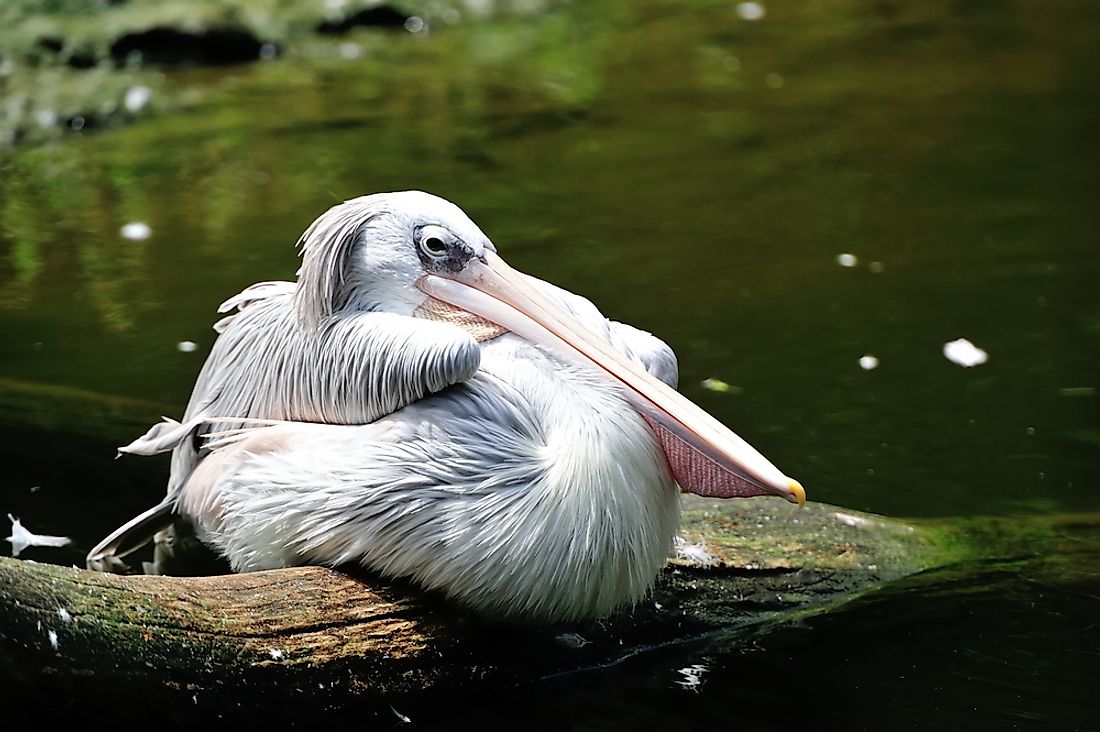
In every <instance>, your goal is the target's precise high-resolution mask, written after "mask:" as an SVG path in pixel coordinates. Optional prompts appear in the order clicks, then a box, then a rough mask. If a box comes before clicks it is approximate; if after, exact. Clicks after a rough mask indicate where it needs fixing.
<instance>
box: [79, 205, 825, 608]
mask: <svg viewBox="0 0 1100 732" xmlns="http://www.w3.org/2000/svg"><path fill="white" fill-rule="evenodd" d="M299 244H300V247H301V254H302V266H301V269H300V270H299V272H298V281H297V282H295V283H292V282H264V283H260V284H257V285H253V286H252V287H249V288H248V289H246V290H245V291H243V292H242V293H240V294H239V295H237V296H236V297H234V298H231V299H230V300H228V301H227V302H226V303H224V304H223V306H222V312H230V311H233V310H238V311H239V312H236V313H233V314H231V315H229V316H228V317H226V318H224V319H223V320H221V321H220V322H219V323H218V324H217V325H216V326H215V329H216V330H217V331H218V332H219V334H220V335H219V337H218V339H217V341H216V342H215V344H214V347H213V350H212V351H211V353H210V356H209V358H208V359H207V361H206V364H205V366H204V367H203V369H202V372H201V373H200V375H199V377H198V380H197V382H196V385H195V389H194V392H193V394H192V396H191V401H190V403H189V404H188V406H187V410H186V413H185V414H184V418H183V420H182V421H181V422H175V421H172V420H166V421H165V422H163V423H160V424H158V425H156V426H154V427H153V428H152V429H150V430H149V432H148V433H146V435H144V436H143V437H141V438H139V439H138V440H135V441H134V442H133V443H131V444H130V445H128V446H127V447H125V448H122V450H123V451H125V452H132V453H138V454H151V453H154V452H161V451H165V450H168V449H172V450H173V456H172V472H171V477H170V480H169V486H168V495H167V497H166V499H165V500H164V501H162V502H161V503H160V504H159V505H158V506H156V507H154V508H152V509H150V510H149V511H146V512H145V513H143V514H142V515H140V516H138V517H137V518H135V519H133V520H131V521H130V522H128V523H127V524H125V525H124V526H122V527H121V528H119V529H118V530H116V531H115V532H114V533H112V534H111V535H110V536H108V537H107V538H106V539H104V540H103V541H102V542H101V543H100V544H99V545H98V546H96V547H95V548H94V549H93V550H92V552H91V553H90V554H89V556H88V562H89V566H93V567H103V566H105V565H109V564H110V563H111V562H112V561H115V560H117V558H118V557H121V556H122V555H124V554H126V553H128V552H129V551H132V550H133V549H134V548H136V547H137V546H140V545H141V544H142V543H144V541H146V540H147V537H148V536H149V535H150V534H151V533H152V532H153V531H155V530H157V529H159V528H161V527H162V526H164V525H165V523H166V522H168V521H171V520H172V518H173V516H174V515H178V516H182V517H183V518H185V519H186V520H188V521H189V522H191V523H192V524H193V525H194V526H195V530H196V533H197V535H198V536H199V538H200V539H202V541H203V542H205V543H207V544H208V545H210V546H211V547H213V548H214V549H215V550H216V551H217V552H218V553H220V554H221V555H223V556H224V557H225V558H227V559H228V561H229V563H230V565H231V566H232V567H233V569H234V570H237V571H249V570H259V569H270V568H277V567H287V566H293V565H302V564H321V565H330V566H331V565H340V564H348V563H354V564H361V565H365V566H367V567H369V568H371V569H373V570H375V571H377V572H379V573H381V574H382V575H383V576H388V577H400V578H408V579H411V580H413V581H414V582H416V583H417V584H419V585H421V586H422V587H425V588H428V589H431V590H436V591H439V592H442V593H443V594H445V595H446V596H448V597H449V598H451V599H452V600H454V601H456V602H458V603H460V604H462V605H465V606H467V607H469V608H472V609H474V610H476V611H478V612H481V613H483V614H486V615H489V616H495V617H509V618H522V619H526V620H536V621H538V620H541V621H570V620H580V619H588V618H594V617H600V616H604V615H607V614H608V613H610V612H611V611H612V610H613V609H615V608H616V607H618V606H619V605H621V604H623V603H628V602H634V601H637V600H639V599H640V598H641V597H643V596H644V595H645V593H646V592H647V590H648V589H649V588H650V586H651V584H652V582H653V580H654V578H655V576H656V574H657V572H658V571H659V569H660V568H661V566H662V565H663V563H664V561H665V558H666V556H667V555H668V553H669V550H670V547H671V543H672V540H673V537H674V535H675V533H676V530H677V526H678V522H679V488H678V485H679V486H680V487H682V488H684V489H685V490H688V491H692V492H696V493H701V494H703V495H711V496H720V497H733V496H754V495H763V494H774V495H779V496H783V497H784V498H786V499H788V500H790V501H793V502H797V503H801V502H803V501H804V500H805V493H804V491H803V489H802V486H801V485H799V483H798V482H797V481H795V480H793V479H791V478H789V477H787V476H786V475H784V474H783V473H782V472H781V471H780V470H778V469H777V468H776V467H775V466H773V465H772V464H771V463H770V462H769V461H768V460H767V459H765V458H764V457H763V456H762V455H761V454H760V453H758V452H757V451H756V450H754V449H753V448H752V447H751V446H749V445H748V444H747V443H746V442H745V441H744V440H742V439H741V438H739V437H738V436H737V435H735V434H734V433H733V432H731V431H730V430H729V429H727V428H726V427H725V426H723V425H722V424H721V423H720V422H718V421H717V420H715V419H714V418H712V417H710V416H709V415H707V414H706V413H705V412H703V411H702V410H701V409H699V408H698V407H696V406H695V405H694V404H692V403H691V402H690V401H688V400H687V399H685V398H684V397H682V396H681V395H680V394H678V393H677V392H676V391H675V389H674V387H675V385H676V381H677V363H676V358H675V356H674V354H673V353H672V350H671V349H670V348H669V347H668V346H667V345H665V344H664V343H663V342H662V341H660V340H658V339H657V338H655V337H654V336H652V335H650V334H649V333H645V332H643V331H640V330H637V329H635V328H632V327H631V326H629V325H625V324H623V323H617V322H613V321H609V320H608V319H606V318H605V317H604V316H603V315H602V314H601V313H600V312H599V310H597V309H596V307H595V306H594V305H593V304H592V303H590V302H589V301H588V300H586V299H584V298H582V297H579V296H577V295H574V294H572V293H570V292H567V291H565V290H562V289H560V288H557V287H555V286H553V285H550V284H548V283H545V282H542V281H540V280H537V279H534V278H532V277H528V276H526V275H523V274H521V273H519V272H517V271H515V270H513V269H511V268H510V267H509V266H508V265H506V264H505V263H504V261H503V260H501V258H500V257H499V256H497V253H496V248H495V247H494V246H493V244H492V242H490V241H489V239H488V238H487V237H486V236H485V234H483V233H482V232H481V230H480V229H479V228H478V227H477V225H475V224H474V223H473V221H471V220H470V219H469V218H468V217H467V216H466V214H465V213H463V212H462V210H461V209H459V208H458V207H457V206H455V205H454V204H452V203H450V202H448V201H445V200H443V199H441V198H437V197H435V196H432V195H429V194H426V193H421V192H416V191H407V192H402V193H387V194H376V195H371V196H364V197H361V198H356V199H353V200H350V201H347V202H345V203H342V204H340V205H337V206H334V207H333V208H331V209H330V210H329V211H327V212H326V213H325V214H323V215H322V216H321V217H320V218H318V219H317V220H316V221H315V222H314V223H313V224H312V225H311V226H310V227H309V229H308V230H307V231H306V232H305V233H304V234H303V235H302V238H301V240H300V241H299Z"/></svg>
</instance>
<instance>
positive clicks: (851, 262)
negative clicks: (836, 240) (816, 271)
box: [836, 252, 859, 267]
mask: <svg viewBox="0 0 1100 732" xmlns="http://www.w3.org/2000/svg"><path fill="white" fill-rule="evenodd" d="M836 263H837V264H839V265H840V266H841V267H855V266H856V265H857V264H859V257H857V256H856V255H854V254H848V253H847V252H845V253H844V254H838V255H836Z"/></svg>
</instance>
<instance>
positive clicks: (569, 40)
mask: <svg viewBox="0 0 1100 732" xmlns="http://www.w3.org/2000/svg"><path fill="white" fill-rule="evenodd" d="M797 5H799V6H806V7H801V9H794V8H789V7H778V6H777V7H772V6H768V7H767V15H766V16H765V18H764V19H762V20H760V21H757V22H748V21H744V20H741V19H740V18H739V17H738V15H737V13H736V11H735V6H734V4H732V3H710V2H692V3H679V4H677V3H661V2H653V1H647V2H640V3H628V2H588V3H585V4H583V5H582V4H579V3H578V4H576V5H571V6H566V7H565V8H563V9H561V10H556V11H551V12H548V13H546V14H544V15H540V16H536V17H533V18H532V17H528V18H524V19H521V20H516V21H512V22H510V21H500V22H495V23H469V24H460V25H458V26H455V27H452V28H447V29H444V30H442V31H440V32H436V33H432V34H429V35H428V36H426V37H414V36H412V35H409V34H404V33H399V34H393V33H373V32H363V33H360V34H358V35H355V36H353V37H352V38H351V39H350V40H351V41H353V42H355V43H358V44H359V47H360V50H361V51H362V55H361V57H360V58H358V59H356V60H341V59H340V58H339V54H338V53H337V45H336V42H333V43H327V44H323V43H318V44H317V45H316V46H313V47H310V48H307V49H303V51H302V52H301V55H299V56H297V57H292V58H289V59H285V60H281V61H277V62H273V63H268V64H261V65H255V66H251V67H236V68H232V69H230V70H218V71H191V72H176V76H175V78H174V81H176V82H178V83H181V84H184V85H187V86H188V87H190V88H193V89H197V90H202V92H203V101H201V102H200V103H198V104H196V105H195V106H193V107H192V108H191V109H190V110H189V111H186V112H184V113H182V114H181V115H178V116H174V117H162V118H159V119H153V120H151V121H148V122H144V123H142V124H140V125H138V126H135V127H132V128H129V129H125V130H121V131H110V132H105V133H102V134H87V135H84V136H74V137H70V138H68V139H66V140H64V141H63V142H60V143H56V144H54V145H51V146H49V147H40V148H35V149H24V150H19V151H16V152H15V153H13V154H11V155H9V156H8V157H7V158H6V159H2V160H0V317H2V322H3V338H2V339H0V364H2V372H0V376H3V377H6V378H9V379H17V380H22V381H29V382H35V383H40V384H49V385H66V386H72V387H78V388H81V389H86V390H89V391H93V392H98V393H103V394H110V395H121V396H127V397H135V398H141V399H146V400H152V401H156V402H162V403H165V404H167V405H175V409H176V410H177V411H176V415H177V416H178V414H179V413H180V412H182V408H183V405H184V403H185V401H186V398H187V395H188V393H189V390H190V387H191V384H192V382H193V379H194V376H195V374H196V373H197V370H198V368H199V366H200V365H201V362H202V359H203V356H204V354H205V352H206V350H207V349H208V348H209V346H210V343H211V342H212V340H213V333H212V331H211V330H210V325H211V323H212V322H213V321H214V320H215V315H214V309H215V307H216V306H217V304H218V303H219V302H221V301H222V300H223V299H224V298H226V297H227V296H229V295H231V294H233V293H235V292H237V291H238V290H239V289H240V288H241V287H243V286H245V285H247V284H250V283H252V282H255V281H259V280H265V279H286V278H290V277H292V275H293V272H294V269H295V267H296V258H295V254H294V250H293V244H294V242H295V240H296V238H297V236H298V234H299V233H300V232H301V231H302V230H303V229H304V228H305V226H306V225H307V224H308V223H309V222H310V221H311V220H312V219H313V218H314V217H315V216H316V215H317V214H319V213H320V212H321V211H323V210H324V209H325V208H327V207H328V206H329V205H331V204H332V203H334V202H336V201H338V200H343V199H345V198H349V197H352V196H356V195H360V194H363V193H368V192H374V191H382V190H394V189H405V188H421V189H424V190H428V191H432V192H434V193H437V194H440V195H443V196H445V197H448V198H450V199H452V200H454V201H455V202H456V203H458V204H459V205H461V206H462V207H463V208H465V209H466V211H467V212H469V213H470V214H471V216H472V217H473V218H474V219H475V220H476V221H478V222H479V224H480V225H481V226H482V228H483V229H484V230H485V231H486V232H487V233H488V234H489V235H490V237H492V238H493V239H494V241H495V242H496V244H497V246H498V248H499V250H500V251H501V253H502V254H503V255H504V256H505V257H506V258H507V259H508V260H509V262H510V263H511V264H512V265H513V266H515V267H517V268H519V269H522V270H525V271H527V272H530V273H532V274H535V275H538V276H540V277H543V278H545V279H548V280H551V281H553V282H555V283H557V284H559V285H562V286H564V287H567V288H569V289H572V290H575V291H577V292H580V293H583V294H585V295H587V296H589V297H590V298H591V299H592V300H594V301H595V302H596V303H597V304H598V305H600V306H601V308H602V309H603V310H604V312H605V313H607V314H608V315H610V316H612V317H615V318H617V319H621V320H625V321H628V322H631V323H633V324H635V325H638V326H640V327H644V328H646V329H649V330H652V331H653V332H654V333H656V334H658V335H660V336H661V337H663V338H664V339H665V340H667V341H668V342H669V343H670V344H671V345H672V346H673V347H674V348H675V349H676V351H677V353H678V355H679V357H680V363H681V385H682V386H681V388H682V391H684V392H685V393H686V394H688V396H690V397H691V398H692V399H694V400H695V401H697V402H698V403H700V404H701V405H703V406H704V407H705V408H706V409H708V410H709V411H711V412H712V413H714V414H715V415H717V416H718V417H719V418H721V419H722V420H723V421H725V422H726V423H727V424H729V425H731V426H732V427H733V428H734V429H735V430H737V431H738V432H739V433H740V434H741V435H742V436H744V437H746V438H747V439H749V440H750V441H751V442H752V443H753V444H755V445H756V446H757V447H758V448H760V449H761V450H762V451H763V452H764V453H765V454H767V455H768V456H769V457H770V458H772V460H773V461H774V462H775V463H776V464H777V465H779V466H780V467H781V468H782V469H784V470H785V471H786V472H788V473H790V474H791V475H793V476H796V477H798V478H799V479H801V480H802V482H803V483H804V484H805V485H806V488H807V490H808V492H809V495H810V497H811V499H813V500H819V501H826V502H830V503H835V504H840V505H845V506H850V507H852V508H859V509H864V510H870V511H876V512H880V513H886V514H891V515H900V516H930V517H934V516H966V515H985V514H993V515H1030V514H1034V513H1055V512H1057V513H1063V512H1082V513H1084V512H1095V511H1098V510H1100V491H1097V486H1098V485H1100V409H1098V406H1100V405H1098V399H1100V397H1098V396H1097V389H1100V383H1098V381H1100V379H1098V373H1100V371H1098V366H1100V295H1098V290H1097V283H1098V282H1100V256H1098V254H1097V241H1096V238H1097V234H1096V232H1097V216H1096V211H1097V203H1098V202H1100V183H1098V182H1097V181H1098V179H1097V177H1096V174H1095V171H1096V169H1097V165H1098V163H1100V135H1098V134H1097V132H1096V130H1097V129H1098V123H1100V117H1098V112H1100V85H1098V82H1097V78H1098V77H1097V69H1100V11H1098V10H1096V9H1094V8H1092V7H1090V6H1089V5H1088V4H1087V3H1078V4H1076V5H1075V4H1073V3H1055V4H1051V3H1041V2H1017V3H1009V2H985V1H983V2H976V1H974V2H936V3H922V4H917V3H909V4H903V3H891V2H858V1H856V0H835V1H831V2H817V3H812V4H805V3H803V4H797ZM917 5H919V6H920V7H910V6H917ZM130 221H144V222H147V223H148V224H149V225H150V226H151V227H152V236H151V237H150V238H149V239H148V240H146V241H140V242H134V241H128V240H126V239H123V238H122V237H120V236H119V233H118V232H119V228H120V227H121V226H122V225H123V224H125V223H127V222H130ZM841 253H851V254H853V255H855V256H856V257H857V258H858V264H857V265H856V266H855V267H842V266H840V265H839V264H838V261H837V257H838V255H840V254H841ZM960 337H965V338H968V339H969V340H971V341H973V342H974V343H975V344H977V345H978V346H979V347H981V348H982V349H984V350H985V351H986V352H988V356H989V360H988V362H987V363H985V364H982V365H979V366H976V367H974V368H969V369H968V368H963V367H961V366H958V365H956V364H954V363H951V362H949V361H948V360H947V359H945V357H944V355H943V352H942V349H943V345H944V344H945V343H946V342H948V341H951V340H954V339H956V338H960ZM185 340H191V341H195V342H196V343H197V344H198V350H197V351H196V352H194V353H183V352H180V351H179V350H178V349H177V345H176V344H177V343H178V342H180V341H185ZM864 355H874V356H876V357H877V358H878V359H879V366H878V368H876V369H874V370H870V371H867V370H863V369H861V367H860V363H859V359H860V357H861V356H864ZM708 377H714V378H718V379H721V380H723V381H725V382H728V383H729V384H731V385H733V386H734V387H736V388H735V389H734V390H733V391H732V392H729V393H716V392H711V391H708V390H706V389H704V388H703V387H702V386H701V382H702V381H703V380H704V379H706V378H708ZM36 434H37V433H36ZM38 437H40V440H39V441H38V442H36V443H35V444H36V445H40V447H41V450H30V451H21V454H19V455H12V456H10V457H9V461H10V462H11V463H12V468H13V469H12V470H10V471H9V480H8V481H7V482H6V484H5V485H4V488H3V496H4V501H5V504H4V506H0V509H3V510H4V511H7V510H10V511H13V512H14V513H16V514H20V515H22V516H23V518H24V519H25V520H26V521H27V522H28V524H30V525H31V526H32V528H36V529H38V530H41V531H46V532H47V533H63V534H68V535H71V536H73V537H75V538H77V539H78V541H79V543H80V544H81V546H80V547H78V548H79V549H86V548H87V546H88V543H89V542H91V541H94V540H95V539H97V538H98V537H99V536H100V535H102V534H103V533H104V532H105V531H107V530H109V529H111V528H113V527H114V526H115V525H116V524H117V523H118V522H119V520H121V519H124V518H126V517H128V516H129V515H130V514H131V512H132V510H133V509H136V508H142V507H144V506H146V505H148V503H149V502H150V500H151V499H152V498H153V497H154V496H155V495H156V494H157V492H158V491H159V490H160V488H159V485H160V481H161V480H162V479H163V477H164V476H165V475H166V468H164V466H163V464H159V463H155V462H149V461H145V462H143V461H136V460H132V459H131V460H126V461H121V462H113V461H112V460H111V458H112V457H113V454H112V453H111V446H110V444H107V443H106V442H104V441H102V440H101V441H99V442H97V441H96V440H95V438H94V436H92V437H84V438H81V439H70V438H68V437H64V438H62V437H61V436H60V435H53V434H49V433H42V434H41V435H39V436H38ZM36 439H37V438H36ZM74 470H79V473H80V475H83V476H88V477H86V478H84V479H82V484H81V485H80V486H79V490H75V489H76V488H77V486H74V485H73V484H72V480H73V479H72V475H73V471H74ZM32 486H35V487H37V488H38V489H37V490H36V491H35V492H33V493H32V492H31V491H30V489H31V487H32ZM108 495H118V496H120V500H119V502H118V503H113V502H112V501H111V500H105V496H108ZM66 505H72V506H75V507H77V509H76V510H73V511H66V510H65V506H66ZM76 556H78V552H74V558H75V557H76ZM1095 570H1096V567H1095V565H1094V566H1093V568H1092V570H1091V571H1087V572H1083V573H1082V574H1083V577H1084V579H1082V578H1081V577H1078V578H1077V579H1076V580H1075V581H1074V583H1073V584H1072V586H1067V585H1064V584H1059V583H1055V584H1054V585H1050V584H1048V583H1044V578H1043V577H1042V576H1035V577H1030V578H1027V579H1026V580H1025V579H1020V580H1019V581H1017V582H1015V583H1010V584H1008V585H1007V586H1004V585H997V586H996V587H994V586H990V587H989V588H986V589H984V590H983V588H981V587H975V588H974V589H973V591H972V592H970V593H969V594H968V595H966V596H964V597H957V598H942V597H941V598H932V599H929V598H925V597H922V595H921V594H920V593H919V592H917V591H914V592H912V593H900V594H898V595H897V596H896V597H893V598H892V599H891V600H890V601H889V602H888V603H885V604H879V605H875V606H874V609H863V608H862V606H861V605H858V604H857V605H856V606H855V607H852V608H849V609H847V610H846V611H845V612H842V613H838V614H834V615H830V616H825V617H822V618H818V619H816V620H813V621H811V623H810V625H809V627H807V628H803V629H792V630H791V631H790V632H789V633H783V634H781V635H778V636H773V637H770V638H768V639H766V640H763V641H761V645H760V647H759V648H754V649H752V650H751V651H736V652H731V651H724V652H721V651H720V652H717V653H716V654H711V655H706V654H704V656H705V657H703V656H700V660H698V661H697V662H698V663H702V664H704V665H706V667H707V669H708V670H707V672H706V673H705V674H704V675H703V676H702V681H703V683H702V685H701V686H699V687H697V688H696V689H692V690H687V689H684V688H683V687H682V686H680V685H679V684H677V683H676V682H677V681H678V680H682V676H681V675H679V674H678V672H677V671H676V668H674V666H677V665H678V664H680V663H681V662H682V661H683V659H678V660H677V662H676V663H674V664H673V663H671V662H670V666H669V668H668V669H667V670H661V671H660V672H658V671H654V670H653V668H652V667H650V668H648V669H647V670H646V672H645V673H641V674H631V675H629V676H625V675H624V680H623V681H622V683H621V685H620V686H619V687H618V688H617V689H616V691H615V693H612V694H609V695H606V696H605V697H602V698H601V699H599V700H595V701H594V700H578V701H577V702H576V703H571V704H556V705H549V704H547V702H546V700H538V701H530V700H524V699H519V700H516V701H514V702H509V704H508V705H507V706H506V707H504V708H502V709H501V710H493V709H484V708H480V709H477V710H469V712H468V714H467V716H469V717H470V719H471V720H473V721H471V722H470V724H471V725H473V726H477V725H479V724H481V723H482V722H484V721H485V720H486V719H494V718H495V719H497V720H498V721H499V720H501V719H512V718H515V719H516V720H517V722H516V723H525V724H526V723H528V722H529V719H528V720H527V721H524V720H525V711H524V710H525V709H526V708H527V706H526V705H527V704H528V702H530V706H531V707H533V708H534V711H532V712H531V714H532V715H534V714H535V712H536V711H537V717H538V719H539V720H552V721H549V722H546V724H547V725H548V726H549V727H551V728H554V727H558V726H562V725H566V724H571V725H574V726H576V727H579V728H619V727H621V728H624V729H626V728H630V729H635V728H653V729H661V728H670V727H676V728H682V729H704V728H705V729H714V728H716V727H717V728H737V727H745V728H749V729H755V728H765V727H768V726H770V725H771V724H772V723H779V722H782V723H789V724H792V725H793V724H795V723H797V724H807V723H811V724H815V725H820V726H836V727H854V728H887V727H894V728H897V727H902V728H928V727H931V728H953V729H975V728H988V729H1006V728H1016V727H1033V728H1043V727H1046V728H1080V729H1088V728H1092V729H1096V728H1098V727H1100V705H1098V704H1097V703H1096V701H1095V695H1094V692H1093V690H1092V688H1093V687H1094V686H1095V683H1096V681H1097V679H1100V632H1098V630H1097V627H1098V626H1097V625H1096V618H1097V617H1098V611H1100V600H1098V599H1097V596H1098V594H1100V579H1098V577H1097V574H1096V571H1095ZM701 653H702V652H701ZM796 689H801V691H796ZM403 711H405V712H406V713H408V714H410V716H414V717H415V715H414V714H413V711H411V710H403ZM425 714H427V712H425ZM494 715H495V716H494ZM464 718H465V717H464Z"/></svg>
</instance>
